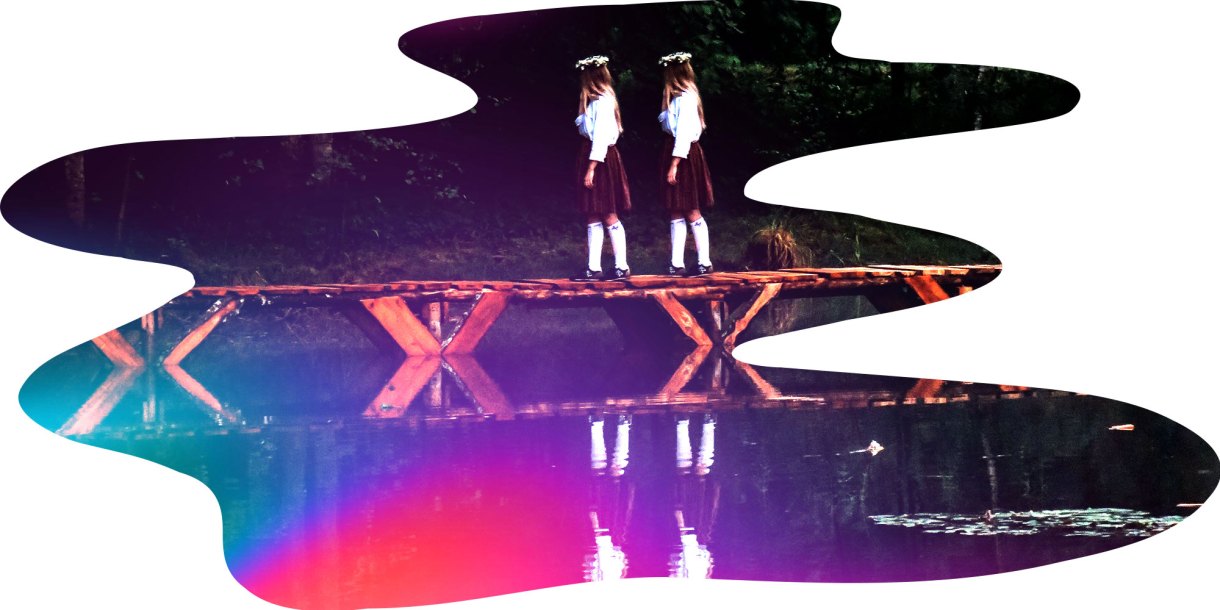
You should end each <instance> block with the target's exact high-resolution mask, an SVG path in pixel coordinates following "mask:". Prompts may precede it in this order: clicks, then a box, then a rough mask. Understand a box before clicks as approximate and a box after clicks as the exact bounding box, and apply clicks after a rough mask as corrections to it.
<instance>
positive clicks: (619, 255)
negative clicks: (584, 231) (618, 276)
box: [602, 213, 629, 271]
mask: <svg viewBox="0 0 1220 610" xmlns="http://www.w3.org/2000/svg"><path fill="white" fill-rule="evenodd" d="M602 222H604V223H605V226H606V230H607V231H609V232H610V247H611V248H612V249H613V250H614V268H615V269H617V270H620V271H628V270H629V267H627V230H626V229H624V228H623V223H621V222H619V220H618V214H614V213H611V214H606V215H605V216H604V217H603V218H602Z"/></svg>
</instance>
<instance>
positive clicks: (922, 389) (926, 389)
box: [907, 379, 945, 400]
mask: <svg viewBox="0 0 1220 610" xmlns="http://www.w3.org/2000/svg"><path fill="white" fill-rule="evenodd" d="M944 386H945V381H944V380H943V379H920V380H918V381H916V382H915V385H914V386H912V387H911V389H909V390H907V398H916V399H920V400H928V399H931V398H936V397H937V396H938V395H939V394H940V391H941V388H943V387H944Z"/></svg>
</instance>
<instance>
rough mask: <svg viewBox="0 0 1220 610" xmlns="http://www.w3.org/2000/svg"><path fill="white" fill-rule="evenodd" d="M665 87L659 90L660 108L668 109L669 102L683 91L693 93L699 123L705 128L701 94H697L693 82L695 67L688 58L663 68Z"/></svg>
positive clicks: (696, 88) (697, 90) (696, 87)
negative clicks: (696, 102) (697, 109)
mask: <svg viewBox="0 0 1220 610" xmlns="http://www.w3.org/2000/svg"><path fill="white" fill-rule="evenodd" d="M664 78H665V87H664V88H663V89H662V90H661V110H669V103H670V102H671V101H673V98H674V97H675V96H677V95H681V94H682V93H683V92H684V91H691V92H694V94H695V99H696V100H697V101H698V108H699V124H700V125H701V126H702V127H703V128H704V129H707V121H705V120H704V119H703V96H701V95H699V86H698V85H696V84H695V69H694V68H692V67H691V65H690V60H687V61H683V62H671V63H670V64H668V65H666V66H665V68H664Z"/></svg>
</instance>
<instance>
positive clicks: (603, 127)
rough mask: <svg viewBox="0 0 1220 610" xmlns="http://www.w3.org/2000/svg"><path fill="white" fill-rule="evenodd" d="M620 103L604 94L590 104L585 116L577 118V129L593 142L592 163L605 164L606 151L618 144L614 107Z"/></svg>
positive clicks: (590, 152)
mask: <svg viewBox="0 0 1220 610" xmlns="http://www.w3.org/2000/svg"><path fill="white" fill-rule="evenodd" d="M617 103H618V102H617V101H616V100H615V99H614V96H613V95H610V94H608V93H607V94H603V95H602V96H600V97H598V98H597V99H595V100H592V101H590V102H589V105H588V106H587V107H586V108H585V112H584V114H582V115H580V116H578V117H576V129H577V130H579V131H580V135H582V136H584V137H586V138H588V139H589V141H591V142H593V149H592V150H591V151H589V160H590V161H600V162H604V161H605V160H606V150H607V149H608V148H610V147H611V146H614V144H615V143H617V142H618V134H619V128H618V119H617V118H616V117H615V116H614V105H615V104H617Z"/></svg>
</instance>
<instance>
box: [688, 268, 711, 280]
mask: <svg viewBox="0 0 1220 610" xmlns="http://www.w3.org/2000/svg"><path fill="white" fill-rule="evenodd" d="M711 272H712V266H711V265H695V266H694V267H693V268H692V269H691V270H690V276H691V277H695V276H696V275H707V274H709V273H711Z"/></svg>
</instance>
